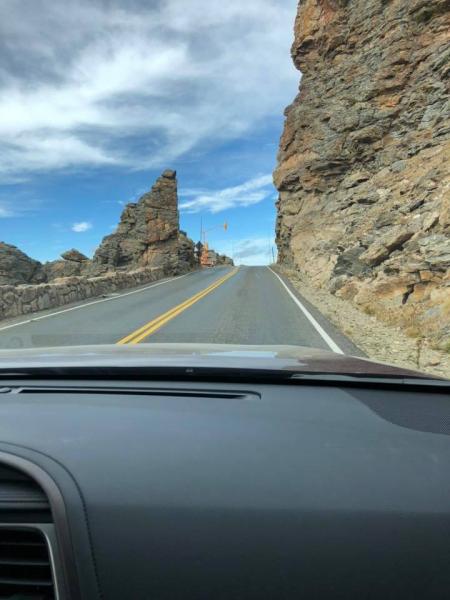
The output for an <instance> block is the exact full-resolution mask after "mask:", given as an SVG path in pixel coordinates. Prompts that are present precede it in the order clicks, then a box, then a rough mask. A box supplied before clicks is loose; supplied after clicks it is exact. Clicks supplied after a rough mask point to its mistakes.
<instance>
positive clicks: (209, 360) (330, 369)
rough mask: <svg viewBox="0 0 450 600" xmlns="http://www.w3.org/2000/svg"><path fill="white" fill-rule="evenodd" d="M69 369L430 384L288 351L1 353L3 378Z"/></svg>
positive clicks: (329, 356)
mask: <svg viewBox="0 0 450 600" xmlns="http://www.w3.org/2000/svg"><path fill="white" fill-rule="evenodd" d="M72 367H73V368H80V367H83V368H89V367H92V368H99V367H108V368H120V369H123V368H130V369H132V368H149V369H150V368H154V369H157V368H171V367H173V368H178V369H179V368H185V369H208V368H210V369H231V370H237V369H238V370H240V371H245V370H251V371H254V370H264V371H271V370H273V371H288V372H291V373H329V374H342V375H367V376H387V377H425V378H427V379H431V378H433V377H432V376H430V375H429V374H423V373H420V372H417V371H413V370H409V369H404V368H401V367H396V366H393V365H389V364H385V363H379V362H375V361H372V360H369V359H366V358H358V357H354V356H346V355H343V354H336V353H334V352H330V351H326V350H320V349H316V348H308V347H303V346H289V345H268V346H259V345H258V346H251V345H233V344H139V345H135V346H119V345H98V346H95V345H92V346H64V347H52V348H30V349H21V350H0V371H3V372H5V371H11V370H12V369H13V370H17V369H48V368H67V369H69V368H72ZM436 379H437V378H436Z"/></svg>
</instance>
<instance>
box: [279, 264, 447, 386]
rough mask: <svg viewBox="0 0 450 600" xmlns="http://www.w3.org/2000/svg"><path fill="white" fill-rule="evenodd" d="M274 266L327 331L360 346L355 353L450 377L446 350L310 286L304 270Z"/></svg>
mask: <svg viewBox="0 0 450 600" xmlns="http://www.w3.org/2000/svg"><path fill="white" fill-rule="evenodd" d="M273 268H274V270H275V271H276V272H277V273H278V275H280V276H281V277H282V278H283V280H284V281H285V282H286V283H288V282H289V285H290V287H291V289H292V290H295V292H296V293H297V294H298V295H299V297H300V298H301V299H302V302H304V303H305V306H307V307H308V308H311V312H312V314H313V315H314V316H319V317H321V318H323V319H325V320H326V321H327V322H328V323H329V324H330V326H331V329H330V330H329V331H330V332H332V331H333V328H334V330H335V331H337V332H338V335H339V334H340V335H342V336H344V337H345V338H346V339H347V340H349V341H350V343H351V344H352V345H353V346H354V347H356V348H359V352H360V354H358V355H356V354H355V356H367V357H368V358H371V359H372V360H377V361H380V362H387V363H390V364H394V365H397V366H400V367H405V368H408V369H415V370H420V371H424V372H427V373H431V374H433V375H438V376H441V377H442V376H443V377H450V355H449V354H447V353H444V352H441V351H437V350H433V349H432V348H430V347H428V346H426V345H425V344H424V343H423V342H422V341H421V340H417V339H415V338H410V337H408V336H406V335H405V334H404V333H403V332H402V331H401V330H400V329H399V328H398V327H395V326H390V325H386V324H385V323H381V322H380V321H379V320H378V319H377V318H376V317H375V316H372V315H367V314H365V313H363V312H362V311H361V310H359V309H358V308H357V307H356V306H354V305H353V304H351V303H350V302H348V301H345V300H343V299H341V298H337V297H336V296H333V295H332V294H330V293H329V292H327V291H326V290H319V289H317V288H315V287H313V286H312V285H311V284H310V283H309V281H308V280H307V278H306V277H305V276H304V275H303V274H300V273H298V272H296V271H294V270H293V269H287V268H285V267H280V266H279V265H273ZM318 320H319V319H318ZM319 322H321V321H320V320H319ZM337 339H338V338H337ZM343 349H345V348H343Z"/></svg>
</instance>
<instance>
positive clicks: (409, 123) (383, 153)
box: [274, 0, 450, 348]
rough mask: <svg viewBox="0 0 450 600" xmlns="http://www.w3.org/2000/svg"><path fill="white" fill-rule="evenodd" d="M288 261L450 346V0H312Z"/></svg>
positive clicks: (284, 171)
mask: <svg viewBox="0 0 450 600" xmlns="http://www.w3.org/2000/svg"><path fill="white" fill-rule="evenodd" d="M292 57H293V60H294V63H295V65H296V67H297V68H298V69H299V70H300V71H301V72H302V80H301V84H300V91H299V94H298V96H297V98H296V99H295V101H294V103H293V104H292V105H291V106H289V107H288V108H287V109H286V113H285V115H286V121H285V127H284V132H283V135H282V138H281V142H280V151H279V155H278V167H277V169H276V171H275V174H274V181H275V184H276V186H277V188H278V190H279V192H280V196H279V201H278V203H277V209H278V218H277V229H276V235H277V245H278V257H279V259H278V260H279V262H280V263H281V264H285V265H289V266H292V267H294V268H296V269H298V270H300V271H302V272H303V273H304V274H306V275H307V276H308V277H309V279H310V280H311V282H312V283H313V284H314V285H316V286H317V287H328V288H329V289H330V291H331V292H332V293H335V294H337V295H340V296H342V297H344V298H347V299H349V300H351V301H352V302H354V303H356V304H357V305H358V306H360V307H361V308H362V309H363V310H365V311H366V312H370V313H371V314H376V315H377V316H378V317H380V318H382V319H385V320H387V321H389V322H391V323H396V324H399V325H401V326H403V327H404V328H405V330H406V331H407V332H409V333H410V334H411V335H418V336H425V337H428V338H430V339H432V341H433V342H434V343H435V344H436V345H438V346H440V347H444V348H450V272H449V268H450V174H449V164H450V99H449V76H450V3H449V2H448V0H351V1H350V0H302V2H301V3H300V5H299V9H298V15H297V19H296V22H295V41H294V44H293V47H292Z"/></svg>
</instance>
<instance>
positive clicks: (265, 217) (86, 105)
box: [0, 0, 299, 264]
mask: <svg viewBox="0 0 450 600" xmlns="http://www.w3.org/2000/svg"><path fill="white" fill-rule="evenodd" d="M106 5H107V7H106ZM296 5H297V0H248V2H242V0H239V1H238V0H227V2H223V0H220V1H219V0H209V1H208V2H207V3H205V2H204V0H159V1H157V0H154V1H152V0H146V1H144V0H128V1H126V0H116V1H111V2H109V3H104V2H102V1H101V0H99V1H98V2H96V1H93V0H89V1H88V0H77V1H73V2H72V1H71V0H65V1H64V2H54V1H53V0H51V1H50V0H2V2H1V3H0V154H1V156H2V160H1V161H0V240H2V241H5V242H8V243H11V244H15V245H17V246H18V247H19V248H21V249H22V250H23V251H25V252H27V253H28V254H29V255H30V256H32V257H33V258H37V259H39V260H41V261H45V260H53V259H55V258H57V257H58V256H59V254H60V253H61V252H63V251H64V250H66V249H68V248H71V247H76V248H78V249H80V250H81V251H83V252H85V253H86V254H88V255H91V254H92V252H93V250H94V249H95V247H96V246H97V245H98V244H99V242H100V241H101V239H102V237H103V236H104V235H107V234H108V233H110V232H111V231H112V230H113V229H114V227H115V226H116V224H117V223H118V220H119V217H120V213H121V211H122V209H123V206H124V204H126V203H127V202H131V201H136V200H137V199H138V198H139V196H140V195H141V194H142V193H144V192H145V191H147V190H148V189H149V188H150V187H151V185H152V184H153V182H154V180H155V179H156V178H157V177H158V175H159V174H160V173H161V171H162V170H164V169H165V168H172V169H176V170H177V174H178V185H179V199H180V214H181V228H182V229H184V230H186V231H187V233H188V235H190V237H192V238H193V239H194V240H197V239H198V238H199V232H200V220H201V219H202V220H203V223H204V226H205V227H206V228H209V227H214V226H219V225H220V224H222V223H223V222H225V221H226V222H227V223H228V224H229V228H228V231H227V232H225V231H223V230H222V229H220V228H217V229H215V230H214V231H212V232H211V234H210V242H211V245H212V246H213V247H215V248H216V249H217V250H219V251H221V252H226V253H228V254H230V253H233V254H234V256H235V258H236V260H237V261H238V262H244V263H246V264H261V263H266V262H269V259H270V254H271V246H273V244H274V242H273V235H274V221H275V207H274V202H275V200H276V190H275V189H274V188H273V186H272V183H271V173H272V171H273V168H274V166H275V160H276V152H277V147H278V140H279V137H280V134H281V129H282V125H283V110H284V108H285V106H286V105H287V104H289V103H290V102H291V101H292V100H293V98H294V96H295V93H296V91H297V87H298V79H299V74H298V73H297V72H296V71H295V69H294V67H293V65H292V62H291V59H290V54H289V50H290V45H291V43H292V29H293V23H294V18H295V11H296Z"/></svg>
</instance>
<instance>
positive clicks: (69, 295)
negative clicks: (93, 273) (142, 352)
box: [0, 267, 167, 319]
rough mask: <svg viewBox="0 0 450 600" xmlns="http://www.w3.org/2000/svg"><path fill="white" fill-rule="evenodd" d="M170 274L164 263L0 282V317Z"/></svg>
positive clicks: (131, 285)
mask: <svg viewBox="0 0 450 600" xmlns="http://www.w3.org/2000/svg"><path fill="white" fill-rule="evenodd" d="M165 275H167V273H166V272H165V269H164V268H163V267H153V268H142V269H137V270H135V271H129V272H120V271H119V272H114V273H106V274H105V275H102V276H100V277H92V278H89V279H87V278H86V277H66V278H64V279H59V280H55V281H53V282H52V283H42V284H39V285H16V286H13V285H1V286H0V319H6V318H8V317H17V316H20V315H28V314H31V313H34V312H37V311H39V310H45V309H48V308H57V307H59V306H64V305H66V304H70V303H72V302H79V301H80V300H86V299H87V298H95V297H98V296H102V295H104V294H110V293H111V292H115V291H118V290H124V289H127V288H133V287H136V286H139V285H142V284H145V283H149V282H151V281H156V280H157V279H161V278H162V277H164V276H165Z"/></svg>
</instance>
